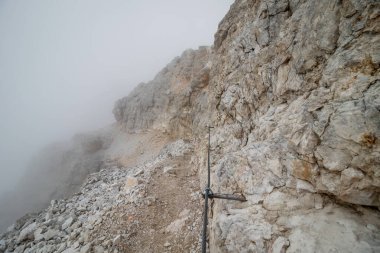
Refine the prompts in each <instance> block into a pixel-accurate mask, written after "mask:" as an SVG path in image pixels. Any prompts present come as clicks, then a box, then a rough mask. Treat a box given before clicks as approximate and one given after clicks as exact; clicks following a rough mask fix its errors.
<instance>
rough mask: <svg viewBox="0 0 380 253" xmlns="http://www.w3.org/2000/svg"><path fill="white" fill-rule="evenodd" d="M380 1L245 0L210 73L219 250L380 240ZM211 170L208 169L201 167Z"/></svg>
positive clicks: (363, 246) (214, 231)
mask: <svg viewBox="0 0 380 253" xmlns="http://www.w3.org/2000/svg"><path fill="white" fill-rule="evenodd" d="M379 31H380V6H379V2H378V1H369V0H368V1H359V0H356V1H354V0H344V1H338V0H321V1H316V0H315V1H295V0H294V1H287V0H277V1H274V0H271V1H270V0H267V1H252V0H246V1H244V0H237V1H236V2H235V3H234V4H233V5H232V7H231V9H230V11H229V13H228V14H227V15H226V17H225V18H224V19H223V20H222V22H221V23H220V25H219V29H218V31H217V33H216V35H215V44H214V58H213V67H212V68H211V72H210V76H211V79H210V87H209V89H210V93H209V96H210V101H211V102H210V108H209V110H210V112H212V113H213V117H212V122H213V124H214V125H215V126H216V128H215V129H214V132H213V138H212V147H213V148H214V151H213V166H212V171H213V177H212V179H213V185H212V189H213V190H214V192H218V191H221V192H230V193H232V192H242V193H243V194H245V195H246V196H247V198H248V202H246V203H244V204H240V203H234V202H231V201H224V200H223V201H221V200H215V203H214V205H213V218H212V224H211V231H210V251H211V252H213V253H214V252H284V251H285V250H286V252H375V251H379V250H380V236H379V234H380V233H379V232H380V231H379V227H380V219H379V211H378V208H379V206H380V144H379V143H380V142H379V138H380V81H379V63H380V50H379V49H380V36H379ZM201 178H202V179H203V178H205V177H204V173H203V174H202V173H201Z"/></svg>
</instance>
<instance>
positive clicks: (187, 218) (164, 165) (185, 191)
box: [94, 154, 203, 253]
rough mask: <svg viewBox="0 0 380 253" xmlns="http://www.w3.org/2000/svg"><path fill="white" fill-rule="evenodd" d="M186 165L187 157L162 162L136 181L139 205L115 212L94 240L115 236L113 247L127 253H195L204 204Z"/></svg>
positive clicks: (105, 219) (193, 171) (195, 178)
mask: <svg viewBox="0 0 380 253" xmlns="http://www.w3.org/2000/svg"><path fill="white" fill-rule="evenodd" d="M190 161H191V155H189V154H187V155H184V156H180V157H174V158H171V159H165V160H163V161H162V162H160V163H158V164H156V165H155V167H154V169H152V170H151V171H149V172H146V171H144V172H141V174H140V175H137V176H136V178H137V180H138V181H139V182H138V187H140V188H139V189H138V199H139V200H138V201H137V202H136V203H134V202H133V201H132V203H127V204H121V205H119V206H116V207H113V208H112V210H110V213H111V215H105V217H104V216H103V220H102V221H101V224H102V227H103V230H102V231H101V233H102V234H101V235H99V234H96V235H94V239H95V237H96V238H99V237H100V238H101V237H102V236H104V237H108V235H109V234H119V235H120V236H119V237H117V238H115V239H114V240H113V243H112V245H113V247H115V246H116V248H117V250H118V252H126V253H132V252H141V253H145V252H146V253H154V252H157V253H162V252H167V253H169V252H170V253H180V252H181V253H182V252H199V250H200V232H201V225H202V224H201V223H202V208H203V206H202V203H203V198H202V196H201V194H200V191H199V177H198V175H197V171H196V169H195V168H194V167H192V165H191V162H190ZM146 173H148V174H149V176H146ZM135 188H136V187H135ZM135 188H133V189H135Z"/></svg>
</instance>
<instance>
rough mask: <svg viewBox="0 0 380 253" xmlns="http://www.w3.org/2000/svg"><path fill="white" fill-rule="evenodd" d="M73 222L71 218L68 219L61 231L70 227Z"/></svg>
mask: <svg viewBox="0 0 380 253" xmlns="http://www.w3.org/2000/svg"><path fill="white" fill-rule="evenodd" d="M73 222H74V218H73V217H70V218H68V219H67V220H65V222H64V223H63V224H62V226H61V228H62V230H65V229H66V228H68V227H70V226H71V224H73Z"/></svg>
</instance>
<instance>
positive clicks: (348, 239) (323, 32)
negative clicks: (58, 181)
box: [0, 0, 380, 253]
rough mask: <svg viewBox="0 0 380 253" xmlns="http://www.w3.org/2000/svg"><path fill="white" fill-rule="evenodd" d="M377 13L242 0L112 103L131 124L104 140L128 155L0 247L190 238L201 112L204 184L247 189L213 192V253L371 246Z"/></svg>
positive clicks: (331, 2) (344, 6)
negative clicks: (202, 37) (208, 36)
mask: <svg viewBox="0 0 380 253" xmlns="http://www.w3.org/2000/svg"><path fill="white" fill-rule="evenodd" d="M379 19H380V3H379V2H378V1H371V0H319V1H317V0H309V1H303V0H276V1H274V0H266V1H264V0H256V1H253V0H236V1H235V3H234V4H233V5H232V6H231V9H230V11H229V12H228V13H227V15H226V17H225V18H224V19H223V20H222V21H221V23H220V24H219V28H218V31H217V32H216V34H215V43H214V46H213V47H212V48H207V47H201V48H199V49H198V50H187V51H185V52H184V53H183V55H182V56H181V57H178V58H176V59H174V60H173V61H172V62H171V63H170V64H169V65H168V66H167V67H165V68H164V69H163V70H162V71H161V72H160V73H159V74H158V75H157V76H156V77H155V79H154V80H152V81H151V82H149V83H146V84H144V83H143V84H140V85H139V86H138V87H137V88H136V89H135V90H134V91H133V92H132V93H131V94H130V95H128V96H127V97H124V98H122V99H120V100H119V101H117V102H116V104H115V108H114V110H113V113H114V115H115V118H116V121H117V124H116V126H115V127H116V128H117V127H120V129H123V131H125V132H128V133H130V135H128V140H127V139H125V141H120V138H113V141H111V144H110V145H109V146H108V147H107V148H106V150H107V151H105V154H114V155H115V156H116V157H117V156H121V157H123V158H122V159H119V160H117V159H116V161H118V162H119V165H120V161H123V166H119V165H118V166H116V165H113V166H106V165H103V166H102V167H103V169H102V170H101V171H100V172H99V173H95V174H92V175H90V176H89V178H88V179H87V181H86V183H85V184H84V185H83V187H82V188H81V191H80V193H78V194H76V195H74V196H73V197H72V198H70V199H67V200H61V201H58V202H53V203H52V204H51V206H50V207H49V208H48V209H46V210H45V211H43V212H41V213H40V214H38V215H37V216H26V217H24V218H23V219H21V220H19V221H18V222H17V223H16V224H15V225H14V226H13V227H11V228H10V231H9V232H8V233H6V234H4V235H3V236H2V237H0V252H1V251H5V252H12V251H15V252H22V251H23V250H24V249H26V250H27V251H26V252H34V250H36V251H37V248H38V249H41V251H39V252H53V251H54V252H56V251H57V252H65V253H66V252H106V251H107V252H120V251H123V252H196V251H199V240H198V238H199V236H200V233H201V231H200V222H201V220H200V217H201V211H200V210H201V207H200V206H201V204H202V199H201V198H200V196H199V194H197V193H196V191H200V190H203V189H204V187H205V182H206V178H207V177H206V168H207V165H206V162H207V142H206V141H207V138H206V136H207V131H206V128H205V126H206V125H213V126H214V128H213V129H212V137H211V147H212V153H211V172H212V175H211V181H212V184H211V188H212V190H213V191H214V192H221V193H241V194H243V195H244V196H245V197H246V198H247V202H244V203H240V202H235V201H230V200H220V199H216V200H214V201H213V202H212V205H211V207H210V214H209V215H210V221H209V227H208V228H209V241H208V246H209V251H210V252H212V253H222V252H223V253H227V252H262V253H264V252H272V253H283V252H288V253H292V252H310V253H311V252H379V251H380V212H379V208H380V142H379V138H380V79H379V76H380V75H379V64H380V41H379V40H380V35H379V32H380V20H379ZM157 132H158V134H157V135H159V136H161V137H162V142H159V143H161V144H162V143H166V144H167V143H169V142H170V141H174V142H171V144H168V145H166V146H165V147H164V148H162V147H163V146H164V145H161V144H160V145H158V144H156V143H155V142H154V141H149V140H154V138H153V139H149V138H147V137H146V136H148V135H149V134H152V133H157ZM118 136H120V135H118ZM144 138H145V139H144ZM123 140H124V139H123ZM143 140H145V142H143ZM147 140H148V141H147ZM169 140H170V141H169ZM128 143H129V144H128ZM141 143H144V145H141ZM127 144H128V145H129V146H128V145H127ZM123 145H124V146H123ZM126 145H127V146H126ZM122 146H123V147H124V148H122V149H118V150H119V152H115V151H114V149H116V147H119V148H120V147H122ZM85 147H86V148H85V150H87V151H88V152H90V153H91V152H97V151H96V150H99V148H100V147H102V148H103V147H104V145H102V144H101V143H99V142H98V141H97V140H93V141H89V142H85ZM126 147H128V148H126ZM130 150H132V151H130ZM152 150H156V151H157V150H161V151H160V153H159V154H156V153H155V152H153V151H152ZM128 152H129V153H128ZM126 153H128V155H126ZM147 153H155V154H154V155H153V157H150V158H152V159H145V160H143V161H144V162H145V163H144V162H141V161H140V160H137V159H133V157H136V156H139V157H144V156H145V155H146V154H147ZM131 161H133V163H132V162H131ZM131 164H133V166H132V165H131ZM195 185H197V186H195ZM173 210H174V211H173ZM124 214H125V215H124ZM125 227H127V230H128V231H126V232H125ZM100 228H102V229H103V230H104V231H102V230H101V229H100ZM123 229H124V232H123ZM152 244H153V245H154V246H152V247H150V246H149V245H152ZM43 250H44V251H43Z"/></svg>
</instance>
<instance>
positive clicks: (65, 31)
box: [0, 0, 233, 194]
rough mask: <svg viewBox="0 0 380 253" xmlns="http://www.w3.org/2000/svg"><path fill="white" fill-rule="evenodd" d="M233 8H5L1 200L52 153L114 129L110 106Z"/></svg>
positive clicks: (197, 1) (1, 13)
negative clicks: (85, 135)
mask: <svg viewBox="0 0 380 253" xmlns="http://www.w3.org/2000/svg"><path fill="white" fill-rule="evenodd" d="M232 2H233V1H232V0H224V1H221V0H192V1H185V0H161V1H155V0H150V1H148V0H103V1H100V0H44V1H42V0H35V1H29V0H24V1H20V0H1V1H0V36H1V39H0V115H1V118H0V120H1V124H0V140H1V141H0V173H1V174H0V175H1V177H0V194H3V193H4V192H7V191H9V190H11V189H12V188H15V186H16V188H17V184H16V182H17V180H18V179H19V178H20V175H22V174H23V173H24V170H25V168H26V164H27V163H28V161H29V160H30V159H31V157H32V156H33V155H34V154H35V153H37V152H38V151H39V150H40V149H41V148H42V147H44V146H46V145H47V144H48V143H51V142H54V141H57V140H64V139H69V138H71V136H72V135H73V134H75V133H77V132H81V131H88V130H92V129H97V128H100V127H103V126H105V125H107V124H111V123H112V122H113V121H114V119H113V115H112V107H113V104H114V101H115V100H116V99H118V98H120V97H122V96H125V95H127V94H128V92H129V91H131V89H132V88H133V87H134V86H135V85H136V84H138V83H139V82H142V81H148V80H150V79H152V78H153V77H154V75H155V74H156V72H158V71H159V70H160V69H161V68H163V67H164V66H165V65H166V64H167V63H169V61H170V60H171V59H172V58H174V57H175V56H177V55H180V54H181V52H182V51H183V50H185V49H187V48H197V47H198V46H200V45H211V44H212V43H213V35H214V33H215V31H216V29H217V25H218V23H219V21H220V20H221V19H222V18H223V16H224V15H225V13H226V12H227V11H228V9H229V6H230V5H231V3H232Z"/></svg>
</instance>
